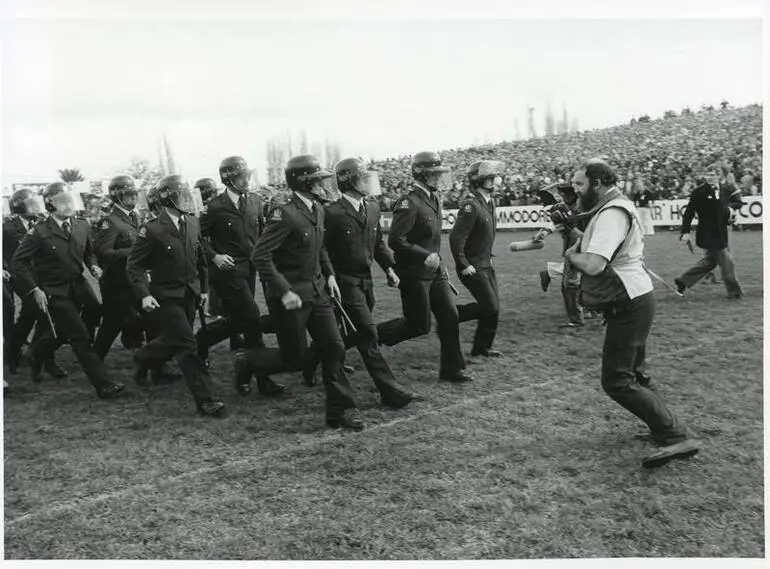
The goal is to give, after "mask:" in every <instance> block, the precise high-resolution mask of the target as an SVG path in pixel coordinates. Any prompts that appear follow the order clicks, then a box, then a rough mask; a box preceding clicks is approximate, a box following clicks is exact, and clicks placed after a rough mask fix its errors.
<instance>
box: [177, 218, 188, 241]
mask: <svg viewBox="0 0 770 569" xmlns="http://www.w3.org/2000/svg"><path fill="white" fill-rule="evenodd" d="M186 229H187V223H185V220H184V217H180V218H179V233H181V234H182V237H184V235H185V231H186Z"/></svg>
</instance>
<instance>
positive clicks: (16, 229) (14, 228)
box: [3, 214, 35, 272]
mask: <svg viewBox="0 0 770 569" xmlns="http://www.w3.org/2000/svg"><path fill="white" fill-rule="evenodd" d="M34 225H35V222H31V223H30V228H32V227H33V226H34ZM26 234H27V230H26V229H24V222H23V221H22V220H21V217H19V216H18V215H16V214H13V215H11V216H10V217H9V218H8V219H6V220H5V221H3V269H5V270H6V271H8V272H10V271H11V262H12V261H13V254H14V253H15V252H16V248H17V247H18V246H19V243H21V240H22V239H24V236H25V235H26Z"/></svg>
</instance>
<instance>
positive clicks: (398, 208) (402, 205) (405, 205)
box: [396, 198, 409, 211]
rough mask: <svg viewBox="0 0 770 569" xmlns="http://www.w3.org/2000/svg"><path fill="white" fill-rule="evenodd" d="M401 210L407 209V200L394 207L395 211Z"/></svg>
mask: <svg viewBox="0 0 770 569" xmlns="http://www.w3.org/2000/svg"><path fill="white" fill-rule="evenodd" d="M402 209H409V200H408V199H406V198H405V199H403V200H401V201H400V202H398V204H397V205H396V211H399V210H402Z"/></svg>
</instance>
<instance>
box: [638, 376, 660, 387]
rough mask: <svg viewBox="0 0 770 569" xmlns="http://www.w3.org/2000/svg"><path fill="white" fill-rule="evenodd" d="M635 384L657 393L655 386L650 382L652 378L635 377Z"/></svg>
mask: <svg viewBox="0 0 770 569" xmlns="http://www.w3.org/2000/svg"><path fill="white" fill-rule="evenodd" d="M636 382H637V383H638V384H639V385H640V386H642V387H646V388H647V389H650V390H652V391H657V386H656V385H655V383H654V382H653V381H652V378H651V377H650V376H649V375H647V374H639V375H637V376H636Z"/></svg>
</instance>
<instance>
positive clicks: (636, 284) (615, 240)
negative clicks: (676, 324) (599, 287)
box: [580, 198, 653, 299]
mask: <svg viewBox="0 0 770 569" xmlns="http://www.w3.org/2000/svg"><path fill="white" fill-rule="evenodd" d="M580 248H581V251H583V252H585V253H594V254H595V255H599V256H601V257H603V258H604V259H605V260H606V261H607V269H611V270H612V271H614V272H615V274H617V276H618V278H620V281H621V282H622V283H623V287H624V288H625V289H626V294H628V298H630V299H634V298H637V297H639V296H641V295H643V294H646V293H648V292H650V291H651V290H652V288H653V287H652V281H651V280H650V275H649V274H647V271H646V270H645V269H644V265H643V263H642V261H643V254H644V242H643V235H642V229H641V226H640V224H639V221H638V218H637V217H636V208H635V207H634V205H633V204H632V203H631V201H630V200H627V199H624V198H616V199H614V200H611V201H609V202H608V203H607V204H605V205H604V207H602V208H601V209H600V210H599V211H598V212H597V213H596V214H595V215H594V216H593V217H592V218H591V221H590V222H589V223H588V227H586V230H585V233H584V234H583V241H582V242H581V246H580ZM607 269H605V270H607Z"/></svg>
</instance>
